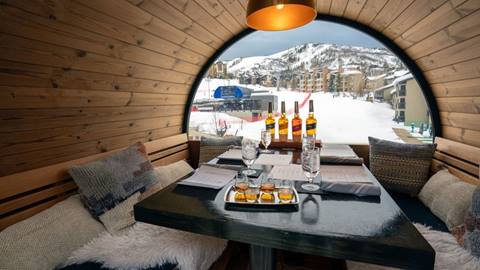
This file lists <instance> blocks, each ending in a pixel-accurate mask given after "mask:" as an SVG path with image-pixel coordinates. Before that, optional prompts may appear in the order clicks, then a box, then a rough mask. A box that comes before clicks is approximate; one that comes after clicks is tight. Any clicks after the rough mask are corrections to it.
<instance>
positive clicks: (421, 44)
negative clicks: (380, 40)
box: [317, 0, 480, 147]
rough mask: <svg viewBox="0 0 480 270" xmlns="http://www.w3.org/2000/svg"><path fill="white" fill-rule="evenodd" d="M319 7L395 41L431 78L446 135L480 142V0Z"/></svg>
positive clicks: (328, 2)
mask: <svg viewBox="0 0 480 270" xmlns="http://www.w3.org/2000/svg"><path fill="white" fill-rule="evenodd" d="M317 10H318V12H319V13H324V14H330V15H335V16H341V17H346V18H348V19H352V20H356V21H358V22H360V23H362V24H365V25H368V26H370V27H372V28H374V29H375V30H378V31H380V32H382V33H383V34H385V35H386V36H387V37H389V38H390V39H391V40H393V41H394V42H395V43H397V44H398V45H399V46H400V47H401V48H402V49H404V50H405V51H406V53H407V54H408V55H409V56H410V57H411V58H412V59H413V60H415V61H416V63H417V64H418V66H419V67H420V68H421V69H422V70H423V71H424V74H425V76H426V78H427V80H428V81H429V82H430V85H431V87H432V89H433V94H434V95H435V97H436V101H437V104H438V106H439V110H440V118H441V123H442V132H443V137H444V138H447V139H450V140H453V141H457V142H462V143H465V144H469V145H473V146H476V147H480V70H479V69H478V66H480V1H478V0H350V1H333V0H318V1H317Z"/></svg>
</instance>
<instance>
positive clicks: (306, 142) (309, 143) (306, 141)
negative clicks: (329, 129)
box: [302, 134, 315, 151]
mask: <svg viewBox="0 0 480 270" xmlns="http://www.w3.org/2000/svg"><path fill="white" fill-rule="evenodd" d="M314 148H315V136H311V135H307V134H303V137H302V151H304V150H311V149H314Z"/></svg>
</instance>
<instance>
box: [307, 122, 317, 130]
mask: <svg viewBox="0 0 480 270" xmlns="http://www.w3.org/2000/svg"><path fill="white" fill-rule="evenodd" d="M310 129H317V123H313V124H307V130H310Z"/></svg>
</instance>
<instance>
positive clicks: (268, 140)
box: [261, 130, 272, 153]
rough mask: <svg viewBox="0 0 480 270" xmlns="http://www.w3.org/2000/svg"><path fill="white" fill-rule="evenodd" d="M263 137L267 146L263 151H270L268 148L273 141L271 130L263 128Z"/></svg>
mask: <svg viewBox="0 0 480 270" xmlns="http://www.w3.org/2000/svg"><path fill="white" fill-rule="evenodd" d="M261 139H262V144H263V146H264V147H265V150H264V151H262V153H270V151H269V150H268V146H269V145H270V143H271V142H272V134H271V133H270V130H262V133H261Z"/></svg>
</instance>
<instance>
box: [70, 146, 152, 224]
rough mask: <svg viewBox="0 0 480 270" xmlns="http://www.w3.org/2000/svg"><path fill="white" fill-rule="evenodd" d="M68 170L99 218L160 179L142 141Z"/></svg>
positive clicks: (91, 210)
mask: <svg viewBox="0 0 480 270" xmlns="http://www.w3.org/2000/svg"><path fill="white" fill-rule="evenodd" d="M69 173H70V175H71V176H72V177H73V180H74V181H75V183H77V185H78V187H79V193H80V194H81V195H82V199H83V201H84V203H85V205H86V206H87V208H88V209H89V211H90V213H91V214H92V215H93V216H94V217H96V218H98V217H99V216H100V215H102V214H103V213H105V212H106V211H107V210H109V209H112V208H113V207H115V206H116V205H118V204H119V203H120V202H122V201H124V200H125V199H127V198H128V197H129V196H130V195H132V194H134V193H135V192H138V191H140V192H143V191H145V189H147V188H149V187H150V186H152V185H154V184H155V183H156V181H157V178H156V176H155V171H154V170H153V166H152V164H151V163H150V161H149V160H148V157H147V152H146V149H145V145H143V144H142V143H140V142H139V143H136V144H134V145H132V146H130V147H128V148H127V149H125V150H122V151H118V152H116V153H114V154H112V155H111V156H108V157H106V158H104V159H100V160H96V161H93V162H90V163H87V164H83V165H76V166H72V167H71V168H70V169H69Z"/></svg>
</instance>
